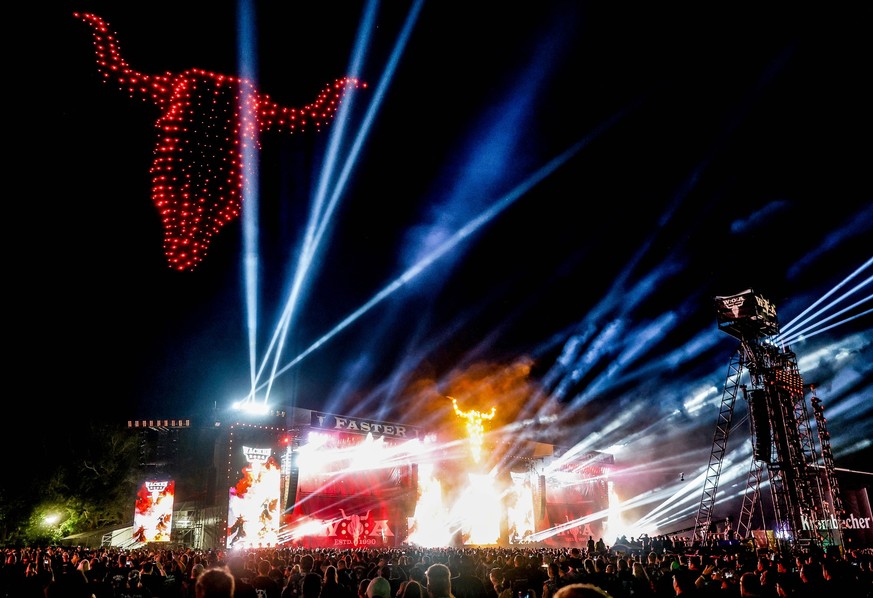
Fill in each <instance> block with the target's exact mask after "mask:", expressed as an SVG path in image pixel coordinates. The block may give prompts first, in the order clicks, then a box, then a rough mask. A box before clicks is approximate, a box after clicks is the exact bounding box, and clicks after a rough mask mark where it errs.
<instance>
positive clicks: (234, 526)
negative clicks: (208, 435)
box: [227, 445, 281, 548]
mask: <svg viewBox="0 0 873 598" xmlns="http://www.w3.org/2000/svg"><path fill="white" fill-rule="evenodd" d="M237 450H239V451H240V452H241V453H242V454H243V456H244V457H245V460H246V464H245V465H244V466H243V467H242V469H241V472H240V473H241V474H242V475H241V477H240V478H239V480H238V481H237V483H236V485H234V486H232V487H231V488H230V493H229V502H228V508H227V522H228V527H227V547H228V548H231V547H235V548H242V547H246V546H275V545H276V544H277V543H278V535H277V533H278V529H279V524H280V517H279V496H280V488H281V469H280V467H279V463H278V462H277V461H276V459H275V458H274V457H273V454H272V449H271V448H269V447H266V448H259V447H252V446H245V445H242V446H239V447H237Z"/></svg>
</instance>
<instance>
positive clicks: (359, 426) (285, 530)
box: [226, 412, 607, 548]
mask: <svg viewBox="0 0 873 598" xmlns="http://www.w3.org/2000/svg"><path fill="white" fill-rule="evenodd" d="M229 440H230V442H229V445H228V446H229V464H228V511H227V513H228V516H227V526H226V530H227V533H226V546H227V547H228V548H231V547H269V546H275V545H293V546H301V547H307V548H333V547H345V548H358V547H371V548H390V547H397V546H402V545H407V544H413V545H420V546H449V545H477V546H481V545H509V544H513V543H530V542H536V543H541V544H543V545H551V546H562V545H570V544H578V542H579V539H580V537H581V538H582V539H583V540H585V539H587V537H588V535H589V534H590V535H594V536H595V538H597V537H599V536H600V535H602V534H603V527H602V526H603V518H604V515H602V513H605V512H606V509H607V505H606V501H607V496H606V492H605V488H606V484H605V482H604V481H603V475H599V476H598V475H597V474H598V473H600V474H602V472H603V471H604V467H603V466H602V464H598V465H597V466H596V467H595V468H593V469H592V467H591V464H590V461H591V458H590V456H586V457H584V458H582V460H583V461H584V464H583V465H580V458H577V459H574V460H572V462H569V463H567V462H565V463H562V464H560V465H559V466H556V468H555V470H554V471H552V472H550V473H549V475H548V480H547V476H546V475H545V474H544V473H545V472H544V458H543V456H542V455H545V454H546V453H543V452H542V451H541V449H538V450H540V452H541V453H542V454H541V455H540V456H537V455H536V454H535V453H536V452H537V451H536V450H535V451H533V452H532V451H531V450H527V451H523V452H526V453H527V455H526V456H524V457H522V456H519V457H518V458H509V459H504V461H506V462H507V463H509V465H507V467H505V468H503V469H504V470H503V471H498V470H499V469H500V468H495V467H493V466H492V465H491V464H489V463H488V457H489V456H490V455H491V452H495V451H493V450H492V449H495V447H493V446H490V445H488V444H487V443H486V444H484V445H482V444H477V445H476V447H471V446H469V445H467V444H466V443H460V444H459V443H457V442H455V443H449V444H450V445H451V447H452V448H450V449H449V448H446V445H442V446H440V445H438V443H435V442H429V440H428V439H427V438H425V436H424V434H423V431H422V430H421V429H419V428H416V427H414V426H408V425H403V424H397V423H391V422H379V421H373V420H364V419H360V418H351V417H346V416H338V415H333V414H327V413H319V412H311V417H310V418H309V421H308V422H307V425H305V426H294V427H293V428H292V429H286V428H283V427H279V426H276V427H269V426H256V425H249V424H239V423H238V424H234V425H233V426H231V429H230V438H229ZM541 446H544V445H541ZM474 448H475V449H476V450H474ZM548 454H549V456H550V455H551V451H548ZM479 456H481V458H482V463H480V462H479V459H478V458H473V457H479ZM595 470H596V471H595ZM586 476H594V478H595V479H590V480H589V479H586ZM598 513H600V515H598Z"/></svg>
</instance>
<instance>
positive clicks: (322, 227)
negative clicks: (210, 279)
mask: <svg viewBox="0 0 873 598" xmlns="http://www.w3.org/2000/svg"><path fill="white" fill-rule="evenodd" d="M422 5H423V0H419V1H418V2H416V3H415V5H414V6H413V7H412V10H411V11H410V13H409V15H407V18H406V21H405V24H404V27H403V29H402V31H401V33H400V36H399V38H398V41H397V44H396V45H395V48H394V50H393V51H392V53H391V58H390V60H389V62H388V66H387V68H386V70H385V73H384V74H383V75H382V77H381V78H380V83H379V86H378V88H377V89H376V92H375V93H374V96H373V99H372V101H371V102H370V107H369V109H368V111H367V114H366V116H365V118H364V122H363V124H362V126H361V129H360V131H359V133H358V135H357V136H356V138H355V142H354V144H353V146H352V150H351V151H350V153H349V155H348V157H347V158H346V160H345V165H344V167H343V169H342V170H341V171H340V175H339V177H338V178H337V180H336V181H335V184H334V186H333V192H332V194H331V197H330V200H329V201H328V203H327V206H326V207H324V202H325V196H326V195H327V192H328V191H327V189H328V187H329V184H328V182H329V180H330V175H331V174H332V173H333V165H334V163H335V159H334V158H335V155H336V153H337V151H338V150H337V147H338V145H339V141H338V138H339V136H337V137H332V141H335V142H334V143H333V144H332V146H331V150H332V151H331V152H330V156H331V160H330V162H329V168H327V169H325V170H324V171H322V176H321V178H320V181H319V188H318V193H317V198H316V207H315V214H314V215H313V216H312V217H311V218H310V221H309V225H308V226H307V231H306V237H305V241H304V244H303V250H302V252H301V259H300V263H299V264H298V268H297V271H296V273H295V277H294V282H293V285H292V291H291V295H290V296H289V298H288V301H287V303H286V306H285V309H284V311H283V313H282V317H281V319H280V321H279V324H278V326H277V329H276V336H274V339H277V338H278V339H279V345H278V347H277V348H276V351H275V354H274V355H273V368H272V371H271V374H270V378H269V379H268V381H267V382H268V385H267V392H266V396H265V399H264V400H265V401H266V400H267V399H268V398H269V394H270V388H271V386H272V383H273V380H274V379H275V377H276V371H277V369H278V366H279V361H280V358H281V353H282V349H283V347H284V344H285V339H286V337H287V334H288V329H289V327H290V325H291V318H292V315H293V313H294V307H295V305H296V304H297V301H298V297H299V292H300V289H301V288H302V286H303V282H304V279H305V276H306V273H307V271H308V264H310V263H311V260H312V259H313V257H314V254H315V252H316V250H317V249H318V247H319V246H320V245H321V240H322V238H323V236H324V234H325V232H326V230H327V227H328V224H329V222H330V220H331V216H332V215H333V212H334V210H335V209H336V206H337V203H338V202H339V199H340V197H341V195H342V192H343V191H344V190H345V186H346V183H347V181H348V177H349V175H350V173H351V170H352V167H353V166H354V165H356V163H357V157H358V154H359V153H360V150H361V147H362V146H363V142H364V140H365V139H366V137H367V134H368V133H369V130H370V127H371V126H372V122H373V120H374V118H375V115H376V113H377V112H378V108H379V107H380V106H381V104H382V98H383V97H384V95H385V90H386V89H387V87H388V85H389V84H390V82H391V81H392V80H393V78H394V72H395V71H396V68H397V64H398V62H399V59H400V57H401V56H402V55H403V51H404V49H405V47H406V43H407V41H408V40H409V37H410V35H411V33H412V28H413V26H414V25H415V23H416V21H417V19H418V15H419V13H420V11H421V7H422ZM368 6H369V10H368V11H367V16H366V18H365V19H364V25H365V26H364V27H362V31H366V32H367V39H368V38H369V32H370V31H371V30H372V28H373V23H374V20H375V8H376V6H377V3H376V2H371V3H369V4H368ZM367 43H368V42H367V41H365V40H364V39H363V37H362V38H361V39H359V40H358V42H357V43H356V44H355V47H356V48H358V49H359V50H358V51H357V52H356V58H355V66H354V68H360V61H361V60H362V55H363V52H362V51H361V50H360V48H362V47H366V45H367ZM353 72H356V71H353ZM304 264H306V265H305V266H304ZM274 344H275V343H274V342H271V343H270V346H269V348H268V350H267V355H266V356H265V362H264V363H265V364H266V359H267V357H268V356H269V355H270V351H271V350H272V348H273V346H274ZM262 370H263V367H262V368H261V371H262ZM258 376H260V371H259V374H258ZM252 388H253V389H254V386H253V387H252ZM253 392H254V391H253Z"/></svg>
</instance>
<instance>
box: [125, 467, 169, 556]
mask: <svg viewBox="0 0 873 598" xmlns="http://www.w3.org/2000/svg"><path fill="white" fill-rule="evenodd" d="M175 493H176V483H175V482H174V481H173V480H153V481H146V482H144V483H143V485H142V486H141V487H140V489H139V491H138V492H137V496H136V509H135V511H134V514H133V529H134V532H133V539H134V541H135V542H169V541H170V533H171V532H172V529H173V502H174V499H175Z"/></svg>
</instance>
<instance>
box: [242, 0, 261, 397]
mask: <svg viewBox="0 0 873 598" xmlns="http://www.w3.org/2000/svg"><path fill="white" fill-rule="evenodd" d="M252 16H253V14H252V6H251V2H250V1H249V0H239V2H237V22H238V23H239V26H238V27H237V35H238V37H239V41H238V46H237V62H238V63H239V70H240V74H241V75H242V78H244V79H249V80H250V81H255V82H257V80H258V78H257V74H258V68H257V60H258V57H257V55H256V53H255V52H254V48H255V43H254V39H253V34H254V23H253V19H252ZM253 100H254V98H253V97H252V94H251V92H250V90H248V89H246V90H244V91H243V93H241V94H240V97H239V106H238V110H239V113H240V115H242V119H243V121H244V122H245V123H248V122H252V120H251V119H253V118H254V117H255V115H254V114H248V113H247V111H248V110H253ZM257 134H258V130H257V127H255V128H254V130H251V131H249V130H248V127H246V126H241V127H240V132H239V136H240V146H241V147H242V148H243V156H242V160H243V181H244V184H243V189H242V193H243V197H242V205H243V206H244V209H243V210H242V216H241V218H242V233H243V255H242V259H243V264H242V265H243V268H242V271H243V289H244V290H245V291H244V297H243V303H244V309H245V318H246V330H247V331H248V348H249V371H250V378H251V384H252V386H254V385H255V383H256V382H257V378H256V376H255V367H256V365H257V342H258V294H259V292H258V286H259V281H258V265H259V263H260V255H259V251H258V246H259V242H258V231H259V229H258V220H259V216H258V214H259V212H260V210H259V208H260V203H259V202H260V192H259V189H258V185H259V183H258V161H257V151H256V148H257V145H258V140H257V137H255V138H254V140H253V143H251V144H249V143H246V139H245V137H246V135H253V136H257Z"/></svg>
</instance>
